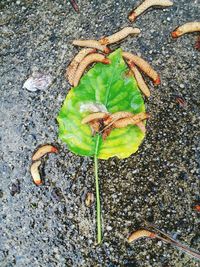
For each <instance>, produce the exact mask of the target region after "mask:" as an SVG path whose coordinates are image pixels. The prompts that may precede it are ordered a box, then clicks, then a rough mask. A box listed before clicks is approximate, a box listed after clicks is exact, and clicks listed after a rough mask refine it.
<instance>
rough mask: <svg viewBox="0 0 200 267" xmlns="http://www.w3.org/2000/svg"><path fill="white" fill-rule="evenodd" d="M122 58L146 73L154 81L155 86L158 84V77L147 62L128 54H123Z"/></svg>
mask: <svg viewBox="0 0 200 267" xmlns="http://www.w3.org/2000/svg"><path fill="white" fill-rule="evenodd" d="M122 56H123V57H124V58H125V59H126V60H130V61H133V62H134V63H135V65H136V66H137V67H139V68H140V69H141V70H142V71H143V72H144V73H146V74H147V75H148V76H149V77H150V78H151V79H152V80H153V81H154V84H155V85H158V84H160V76H159V75H158V73H157V72H156V71H155V70H154V69H153V68H152V67H151V65H150V64H149V63H148V62H147V61H145V60H144V59H142V58H141V57H139V56H136V55H134V54H132V53H129V52H123V53H122Z"/></svg>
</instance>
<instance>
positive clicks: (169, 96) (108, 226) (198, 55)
mask: <svg viewBox="0 0 200 267" xmlns="http://www.w3.org/2000/svg"><path fill="white" fill-rule="evenodd" d="M138 2H139V1H128V0H127V1H111V0H109V1H97V0H96V1H86V0H83V1H79V7H80V10H81V13H80V14H76V13H75V12H74V10H73V9H72V7H71V5H70V3H69V2H68V1H62V0H59V1H50V0H46V1H40V0H39V1H32V0H25V1H21V0H17V1H9V0H7V1H4V0H1V2H0V8H1V20H0V43H1V49H0V54H1V65H0V74H1V81H0V85H1V90H0V94H1V105H0V107H1V111H0V126H1V127H0V142H1V153H0V157H1V161H0V173H1V181H0V266H1V267H12V266H17V267H24V266H31V267H32V266H34V267H37V266H42V267H43V266H45V267H46V266H48V267H51V266H52V267H53V266H74V267H76V266H84V267H87V266H88V267H90V266H106V267H118V266H127V267H128V266H129V267H134V266H142V267H143V266H144V267H145V266H148V267H149V266H155V267H157V266H159V267H161V266H162V267H167V266H170V267H172V266H177V267H179V266H180V267H181V266H187V267H193V266H199V265H198V263H199V262H197V260H195V259H193V258H191V257H189V256H188V255H186V254H184V253H182V252H181V251H179V250H177V249H176V248H173V247H171V246H170V245H166V244H164V243H162V242H160V241H158V240H149V239H141V240H139V241H137V242H135V243H132V244H128V243H127V236H128V234H129V233H130V232H132V231H134V230H136V229H139V228H141V227H142V226H143V225H144V220H148V221H150V222H153V223H154V224H155V225H157V226H158V227H159V228H160V229H162V230H163V231H165V232H167V233H168V234H170V235H171V236H173V237H175V238H177V239H178V240H180V241H181V242H183V243H184V244H187V245H188V246H190V247H192V248H194V249H196V250H198V251H200V242H199V240H200V235H199V232H200V231H199V228H198V226H199V215H198V213H197V211H195V210H194V208H193V207H194V205H196V204H198V203H200V194H199V175H200V166H199V162H200V161H199V160H200V153H199V138H198V136H199V126H200V121H199V111H200V92H199V88H200V82H199V75H200V65H199V62H200V52H198V51H197V50H196V49H195V48H194V44H195V40H196V39H197V34H196V33H194V34H188V35H185V36H183V37H181V38H179V39H178V40H172V38H171V37H170V32H171V31H172V30H173V29H174V28H176V27H177V26H178V25H179V24H182V23H184V22H187V21H194V20H199V14H200V1H196V0H192V1H186V0H180V1H174V6H173V7H172V8H168V9H165V10H153V11H150V12H148V13H146V14H144V15H142V16H141V17H139V18H138V19H137V21H136V23H135V24H134V25H137V26H138V27H139V28H141V29H142V33H141V34H140V36H139V37H137V38H135V37H134V38H128V39H127V40H126V41H125V42H123V43H121V47H122V48H124V50H126V51H132V52H135V53H138V54H141V55H142V56H143V57H144V58H145V59H147V60H148V61H149V62H151V63H152V65H153V66H154V67H155V69H156V70H158V71H159V73H160V74H161V78H162V85H161V86H159V87H157V88H155V87H153V86H152V85H150V88H151V91H152V96H151V97H150V99H149V101H146V107H147V110H148V111H149V112H150V113H151V120H150V121H149V122H148V133H147V136H146V139H145V141H144V143H143V144H142V146H141V147H140V149H139V151H138V152H137V153H136V154H134V155H132V156H131V157H130V158H128V159H125V160H119V159H116V158H113V159H110V160H108V161H100V162H99V176H100V179H101V182H100V188H101V199H102V210H103V211H102V215H103V230H104V239H103V244H102V245H101V246H98V247H97V246H95V236H96V234H95V205H93V206H92V207H91V208H88V207H86V206H85V197H86V195H87V192H94V193H95V191H94V174H93V160H92V159H90V158H86V157H85V158H84V157H79V156H76V155H74V154H72V153H71V152H70V151H69V150H68V149H67V147H66V146H65V145H64V144H63V143H62V142H61V141H59V140H58V138H57V132H58V126H57V123H56V116H57V114H58V112H59V109H60V107H61V105H62V103H63V101H64V99H65V96H66V94H67V92H68V90H69V88H70V86H69V84H68V83H67V81H66V80H65V78H64V72H65V68H66V65H67V64H68V63H69V62H70V60H71V59H72V57H73V56H74V54H75V53H76V52H77V49H76V48H75V47H73V46H72V40H73V39H77V38H80V37H84V38H99V37H101V36H104V35H107V34H111V33H113V32H115V31H117V30H118V29H120V28H122V27H124V26H127V25H131V24H130V23H129V22H128V20H127V15H128V13H129V11H130V10H131V9H132V6H134V5H135V4H136V3H138ZM35 69H38V70H39V71H42V72H45V73H48V74H51V75H52V76H53V78H54V80H53V83H52V85H51V86H50V87H49V88H48V89H47V90H44V91H37V92H29V91H28V90H26V89H24V88H22V87H23V83H24V82H25V81H26V79H27V78H28V77H29V76H30V74H31V73H32V70H35ZM177 97H182V98H184V100H185V101H186V103H187V105H186V106H184V107H183V106H182V105H180V102H179V101H177ZM44 143H53V144H57V145H58V146H59V147H60V153H59V154H58V155H54V154H51V155H50V156H49V157H48V158H46V159H45V169H44V174H43V177H44V179H45V184H44V185H43V186H40V187H37V186H35V185H34V184H33V183H32V180H31V176H30V170H29V168H30V164H31V155H32V152H33V151H34V149H35V148H36V147H37V146H38V145H40V144H44Z"/></svg>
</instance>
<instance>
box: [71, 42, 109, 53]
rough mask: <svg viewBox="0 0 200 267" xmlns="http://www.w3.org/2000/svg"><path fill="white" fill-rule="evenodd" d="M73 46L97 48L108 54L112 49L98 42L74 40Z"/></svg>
mask: <svg viewBox="0 0 200 267" xmlns="http://www.w3.org/2000/svg"><path fill="white" fill-rule="evenodd" d="M73 45H77V46H82V47H91V48H96V49H98V50H100V51H102V52H104V53H106V54H108V53H109V52H110V49H109V48H108V47H107V46H106V45H101V44H100V43H99V42H98V41H96V40H74V41H73Z"/></svg>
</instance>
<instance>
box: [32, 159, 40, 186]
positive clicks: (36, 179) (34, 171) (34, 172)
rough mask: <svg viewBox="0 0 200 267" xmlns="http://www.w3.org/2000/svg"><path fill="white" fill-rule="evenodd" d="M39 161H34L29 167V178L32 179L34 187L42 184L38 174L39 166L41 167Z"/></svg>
mask: <svg viewBox="0 0 200 267" xmlns="http://www.w3.org/2000/svg"><path fill="white" fill-rule="evenodd" d="M41 163H42V162H41V161H40V160H38V161H35V162H34V163H32V165H31V176H32V178H33V182H34V183H35V184H36V185H40V184H42V180H41V178H40V173H39V166H40V165H41Z"/></svg>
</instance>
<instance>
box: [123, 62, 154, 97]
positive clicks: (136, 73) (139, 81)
mask: <svg viewBox="0 0 200 267" xmlns="http://www.w3.org/2000/svg"><path fill="white" fill-rule="evenodd" d="M128 65H129V67H130V69H131V70H132V72H133V74H134V76H135V79H136V81H137V84H138V87H139V88H140V90H141V91H142V92H143V94H144V95H145V96H146V97H150V94H151V93H150V90H149V88H148V86H147V84H146V83H145V81H144V79H143V77H142V74H141V73H140V72H139V70H138V69H137V68H136V66H135V64H134V63H133V62H132V61H128Z"/></svg>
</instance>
